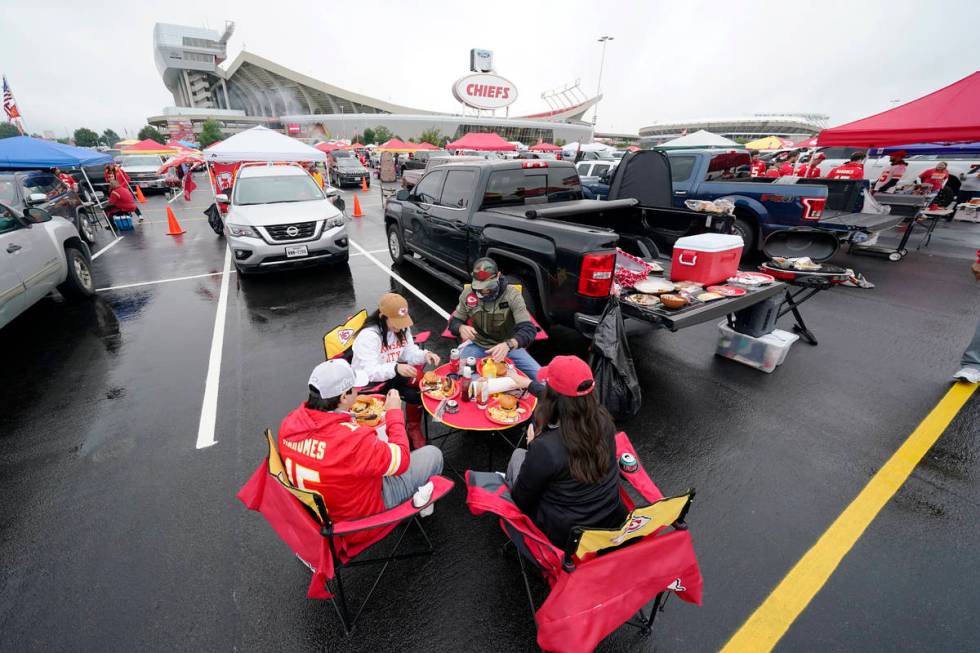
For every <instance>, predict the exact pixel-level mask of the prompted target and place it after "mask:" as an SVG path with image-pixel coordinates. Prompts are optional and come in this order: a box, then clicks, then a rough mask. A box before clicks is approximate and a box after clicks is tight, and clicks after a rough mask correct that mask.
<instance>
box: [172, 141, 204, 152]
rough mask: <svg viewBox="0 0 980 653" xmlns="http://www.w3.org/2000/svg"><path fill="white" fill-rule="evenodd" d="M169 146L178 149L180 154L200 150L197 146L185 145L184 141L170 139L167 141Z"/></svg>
mask: <svg viewBox="0 0 980 653" xmlns="http://www.w3.org/2000/svg"><path fill="white" fill-rule="evenodd" d="M167 147H172V148H174V149H175V150H177V152H178V153H180V154H188V153H191V152H200V150H199V149H198V148H196V147H191V146H190V145H184V142H183V141H170V142H169V143H167Z"/></svg>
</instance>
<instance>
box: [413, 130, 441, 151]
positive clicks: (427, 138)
mask: <svg viewBox="0 0 980 653" xmlns="http://www.w3.org/2000/svg"><path fill="white" fill-rule="evenodd" d="M444 140H446V139H445V137H444V136H443V135H442V134H441V133H440V132H439V130H438V129H426V130H425V131H424V132H422V133H421V134H419V142H421V143H430V144H432V145H435V146H436V147H441V146H442V144H443V141H444Z"/></svg>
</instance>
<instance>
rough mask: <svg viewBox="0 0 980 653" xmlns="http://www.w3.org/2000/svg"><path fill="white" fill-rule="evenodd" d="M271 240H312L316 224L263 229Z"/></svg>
mask: <svg viewBox="0 0 980 653" xmlns="http://www.w3.org/2000/svg"><path fill="white" fill-rule="evenodd" d="M265 230H266V231H267V232H268V233H269V238H271V239H272V240H302V239H304V238H312V237H313V233H314V232H315V231H316V222H315V221H314V222H295V223H293V224H274V225H270V226H268V227H266V228H265Z"/></svg>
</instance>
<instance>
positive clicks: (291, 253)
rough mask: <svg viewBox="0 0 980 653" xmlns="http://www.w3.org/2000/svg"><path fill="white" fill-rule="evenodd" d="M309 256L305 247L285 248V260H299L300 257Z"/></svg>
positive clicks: (293, 246)
mask: <svg viewBox="0 0 980 653" xmlns="http://www.w3.org/2000/svg"><path fill="white" fill-rule="evenodd" d="M309 254H310V252H309V250H307V249H306V245H292V246H290V247H287V248H286V258H299V257H300V256H309Z"/></svg>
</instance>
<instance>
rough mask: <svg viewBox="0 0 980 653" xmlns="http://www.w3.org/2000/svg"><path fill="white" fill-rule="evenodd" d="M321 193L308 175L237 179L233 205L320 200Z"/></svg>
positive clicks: (321, 197)
mask: <svg viewBox="0 0 980 653" xmlns="http://www.w3.org/2000/svg"><path fill="white" fill-rule="evenodd" d="M322 199H323V192H322V191H321V190H320V187H319V186H317V183H316V182H315V181H313V178H312V177H310V176H309V175H277V176H272V177H245V178H244V179H241V178H239V180H238V183H237V184H235V204H237V205H239V206H247V205H250V204H282V203H286V202H310V201H313V200H322Z"/></svg>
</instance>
